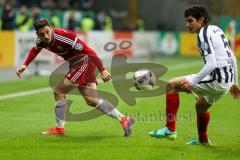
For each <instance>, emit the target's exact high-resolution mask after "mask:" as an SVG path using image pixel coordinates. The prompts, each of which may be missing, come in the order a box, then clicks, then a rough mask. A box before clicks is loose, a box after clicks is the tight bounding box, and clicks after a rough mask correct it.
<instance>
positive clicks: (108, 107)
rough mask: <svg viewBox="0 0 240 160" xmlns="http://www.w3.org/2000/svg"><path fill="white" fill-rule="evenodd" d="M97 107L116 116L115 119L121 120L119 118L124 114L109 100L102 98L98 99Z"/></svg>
mask: <svg viewBox="0 0 240 160" xmlns="http://www.w3.org/2000/svg"><path fill="white" fill-rule="evenodd" d="M97 108H98V109H99V110H100V111H102V112H103V113H105V114H107V115H109V116H111V117H113V118H116V119H117V120H119V121H121V118H122V117H124V115H123V114H122V113H121V112H119V111H118V110H117V109H116V108H115V107H114V106H113V105H112V104H111V103H110V102H108V101H106V100H104V99H101V98H100V99H99V100H98V105H97Z"/></svg>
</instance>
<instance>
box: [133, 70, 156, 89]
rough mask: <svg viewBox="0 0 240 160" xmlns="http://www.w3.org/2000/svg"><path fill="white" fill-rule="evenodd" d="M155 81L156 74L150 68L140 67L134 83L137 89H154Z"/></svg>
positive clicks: (135, 74) (134, 77)
mask: <svg viewBox="0 0 240 160" xmlns="http://www.w3.org/2000/svg"><path fill="white" fill-rule="evenodd" d="M155 83H156V76H155V74H154V73H153V72H152V71H150V70H148V69H140V70H138V71H136V72H135V73H134V75H133V84H134V86H135V87H136V89H137V90H152V89H153V87H154V85H155Z"/></svg>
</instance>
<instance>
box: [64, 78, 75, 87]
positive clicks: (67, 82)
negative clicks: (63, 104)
mask: <svg viewBox="0 0 240 160" xmlns="http://www.w3.org/2000/svg"><path fill="white" fill-rule="evenodd" d="M63 84H64V85H65V86H73V85H74V83H73V82H72V81H70V80H68V79H67V78H65V79H64V81H63Z"/></svg>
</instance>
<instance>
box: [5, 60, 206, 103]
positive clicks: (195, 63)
mask: <svg viewBox="0 0 240 160" xmlns="http://www.w3.org/2000/svg"><path fill="white" fill-rule="evenodd" d="M200 65H202V63H199V62H191V63H187V64H177V65H173V66H169V67H168V69H169V71H176V70H182V69H186V68H189V67H197V66H200ZM99 83H102V81H99ZM49 91H52V89H51V88H49V87H47V88H41V89H35V90H30V91H24V92H18V93H12V94H6V95H3V96H0V100H4V99H10V98H15V97H22V96H27V95H33V94H38V93H43V92H49Z"/></svg>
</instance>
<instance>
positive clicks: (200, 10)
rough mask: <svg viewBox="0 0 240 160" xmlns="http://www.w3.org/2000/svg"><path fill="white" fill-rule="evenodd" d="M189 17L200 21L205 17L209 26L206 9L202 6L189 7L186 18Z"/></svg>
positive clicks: (185, 14) (205, 21)
mask: <svg viewBox="0 0 240 160" xmlns="http://www.w3.org/2000/svg"><path fill="white" fill-rule="evenodd" d="M189 16H193V17H194V18H196V20H199V19H200V18H201V17H204V23H205V24H207V23H208V21H209V19H210V18H209V15H208V12H207V10H206V8H205V7H204V6H200V5H193V6H190V7H188V8H187V9H186V10H185V13H184V17H185V18H187V17H189Z"/></svg>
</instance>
